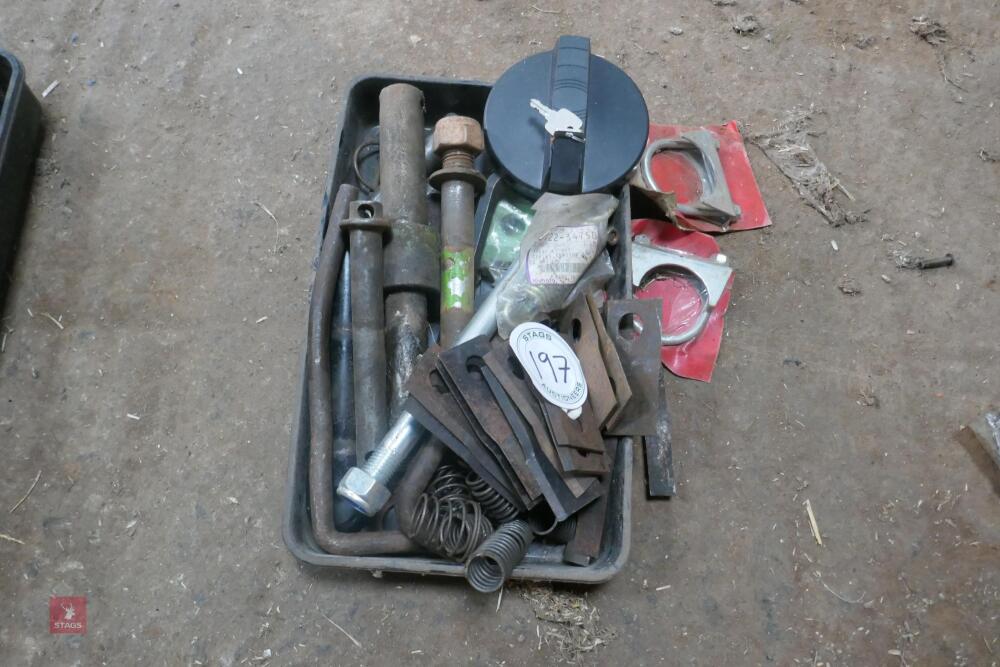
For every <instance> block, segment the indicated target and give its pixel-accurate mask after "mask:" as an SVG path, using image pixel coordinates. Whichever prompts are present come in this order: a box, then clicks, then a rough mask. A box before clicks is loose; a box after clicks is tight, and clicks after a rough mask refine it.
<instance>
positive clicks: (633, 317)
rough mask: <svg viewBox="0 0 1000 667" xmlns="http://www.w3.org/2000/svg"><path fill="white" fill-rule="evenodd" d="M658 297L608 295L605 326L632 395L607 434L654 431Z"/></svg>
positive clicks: (657, 413)
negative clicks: (616, 296)
mask: <svg viewBox="0 0 1000 667" xmlns="http://www.w3.org/2000/svg"><path fill="white" fill-rule="evenodd" d="M662 304H663V301H662V299H622V300H618V299H612V300H609V301H608V304H607V321H606V328H607V332H608V336H610V337H611V340H612V341H614V344H615V349H616V350H618V356H619V358H620V359H621V362H622V368H623V369H624V371H625V375H626V376H627V377H628V381H629V387H630V388H631V389H632V398H630V399H629V401H628V403H627V404H626V405H625V409H624V410H623V411H622V413H621V415H620V416H619V419H618V422H617V423H616V424H615V425H614V426H613V427H611V428H608V429H606V431H605V433H606V434H607V435H631V436H639V435H653V436H655V435H656V432H657V426H658V424H657V422H658V421H659V416H660V409H659V404H660V398H659V396H660V312H661V310H660V309H661V308H662Z"/></svg>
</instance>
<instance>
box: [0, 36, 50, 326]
mask: <svg viewBox="0 0 1000 667" xmlns="http://www.w3.org/2000/svg"><path fill="white" fill-rule="evenodd" d="M0 95H2V98H3V106H2V107H0V313H2V312H3V304H4V300H5V299H6V296H7V291H8V289H9V287H10V269H11V265H12V264H13V261H14V254H15V250H16V248H17V243H18V239H19V238H20V236H21V227H22V225H23V223H24V212H25V208H26V206H27V203H28V192H29V190H30V189H31V181H32V177H33V176H34V171H35V166H34V165H35V157H36V156H37V154H38V149H39V146H40V144H41V139H42V107H41V105H39V103H38V99H37V98H36V97H35V96H34V95H33V94H32V92H31V90H30V89H29V88H28V86H27V85H26V84H25V82H24V67H23V66H22V65H21V61H19V60H18V59H17V58H16V57H14V56H13V55H12V54H10V53H8V52H6V51H3V50H0Z"/></svg>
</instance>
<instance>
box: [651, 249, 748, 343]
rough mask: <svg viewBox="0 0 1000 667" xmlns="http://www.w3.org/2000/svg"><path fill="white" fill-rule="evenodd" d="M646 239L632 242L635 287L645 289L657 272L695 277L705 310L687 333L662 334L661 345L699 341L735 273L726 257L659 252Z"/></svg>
mask: <svg viewBox="0 0 1000 667" xmlns="http://www.w3.org/2000/svg"><path fill="white" fill-rule="evenodd" d="M645 240H646V239H644V237H641V236H639V237H636V239H634V240H633V242H632V285H633V287H642V285H643V283H644V282H646V281H647V280H648V279H650V278H652V277H654V274H655V273H656V272H657V271H662V270H663V269H674V270H676V271H681V272H683V273H687V274H690V275H692V276H694V278H695V280H697V281H698V283H699V291H700V293H701V300H702V310H701V313H699V315H698V319H697V320H696V321H695V323H694V324H693V325H692V326H690V327H689V328H688V329H687V330H685V331H682V332H680V333H676V334H669V335H668V334H662V336H661V343H660V344H661V345H680V344H682V343H686V342H688V341H689V340H692V339H693V338H695V337H697V336H698V334H700V333H701V332H702V330H703V329H704V328H705V325H706V324H708V318H709V315H711V314H712V310H713V309H714V308H715V307H716V306H717V305H719V301H720V300H721V299H722V295H723V294H724V293H725V291H726V285H728V284H729V278H730V277H731V276H732V275H733V270H732V269H731V268H730V267H729V265H728V264H727V262H728V259H727V258H726V256H725V255H721V254H719V255H716V256H715V257H714V258H712V259H710V260H709V259H702V258H701V257H697V256H696V255H692V254H690V253H686V252H681V251H680V250H672V249H670V248H658V247H656V246H653V245H649V244H648V243H645V242H644V241H645Z"/></svg>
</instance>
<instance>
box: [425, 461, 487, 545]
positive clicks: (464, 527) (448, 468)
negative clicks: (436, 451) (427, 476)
mask: <svg viewBox="0 0 1000 667" xmlns="http://www.w3.org/2000/svg"><path fill="white" fill-rule="evenodd" d="M465 474H466V471H465V470H464V469H463V468H462V467H460V466H458V465H444V466H442V467H441V468H439V469H438V471H437V472H436V473H434V478H433V479H432V480H431V483H430V484H429V485H428V492H427V493H423V494H421V496H420V498H418V499H417V506H416V508H415V509H414V511H413V519H412V526H413V528H412V534H411V535H409V538H410V539H411V540H413V541H414V542H416V543H417V544H419V545H420V546H422V547H424V548H425V549H427V550H429V551H432V552H434V553H436V554H438V555H439V556H444V557H446V558H451V559H454V560H458V561H464V560H465V559H466V557H467V556H468V555H469V554H470V553H472V551H473V550H474V549H475V548H476V547H478V546H479V545H480V544H482V542H483V540H485V539H486V538H487V537H489V535H490V534H491V533H492V532H493V524H491V523H490V520H489V519H488V518H486V515H485V514H484V513H483V510H482V508H481V507H480V505H479V503H477V502H476V501H474V500H472V499H471V498H470V497H469V490H468V489H467V488H466V486H465V482H464V477H465Z"/></svg>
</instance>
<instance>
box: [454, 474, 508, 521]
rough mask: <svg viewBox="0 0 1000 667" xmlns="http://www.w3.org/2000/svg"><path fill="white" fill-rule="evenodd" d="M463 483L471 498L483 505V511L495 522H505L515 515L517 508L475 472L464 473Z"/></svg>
mask: <svg viewBox="0 0 1000 667" xmlns="http://www.w3.org/2000/svg"><path fill="white" fill-rule="evenodd" d="M465 485H466V486H467V487H468V488H469V493H471V494H472V499H473V500H475V501H476V502H477V503H479V504H480V505H482V506H483V512H485V513H486V516H488V517H489V518H490V519H492V520H493V521H494V522H495V523H497V524H501V523H507V522H508V521H511V520H513V519H514V518H515V517H517V508H516V507H514V506H513V505H512V504H510V501H508V500H507V499H506V498H504V497H503V496H501V495H500V494H499V493H497V491H496V489H494V488H493V487H492V486H490V485H489V484H487V483H486V480H484V479H483V478H482V477H480V476H479V475H477V474H476V473H475V472H472V471H470V472H469V474H468V475H466V477H465Z"/></svg>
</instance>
